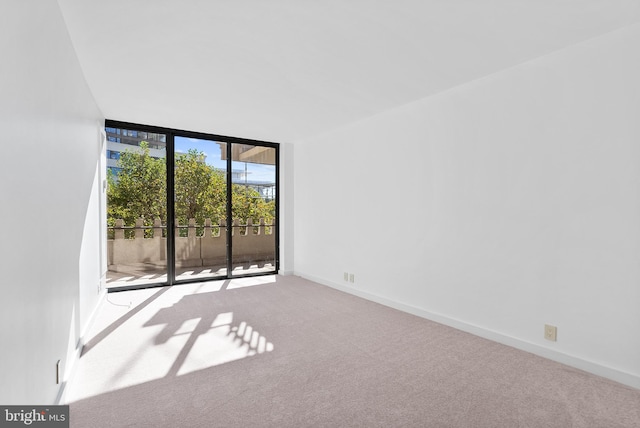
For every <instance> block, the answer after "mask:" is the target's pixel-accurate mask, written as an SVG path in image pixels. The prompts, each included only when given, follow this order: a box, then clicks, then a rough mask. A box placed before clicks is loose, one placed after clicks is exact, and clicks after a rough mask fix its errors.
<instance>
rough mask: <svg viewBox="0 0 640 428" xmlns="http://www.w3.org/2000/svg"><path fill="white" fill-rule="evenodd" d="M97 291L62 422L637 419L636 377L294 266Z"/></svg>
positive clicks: (624, 422)
mask: <svg viewBox="0 0 640 428" xmlns="http://www.w3.org/2000/svg"><path fill="white" fill-rule="evenodd" d="M108 300H109V301H108V302H105V304H104V305H103V306H102V308H101V309H100V312H99V314H98V316H97V320H96V323H95V325H94V328H93V332H92V335H93V337H92V339H91V340H90V341H89V342H88V344H87V346H86V347H85V350H84V353H83V356H82V358H81V359H80V362H79V365H78V366H77V369H76V374H75V377H74V379H73V380H72V381H71V383H70V385H69V387H68V388H67V394H68V395H67V398H68V401H69V402H70V404H71V410H70V411H71V426H72V427H251V426H256V427H377V426H379V427H562V428H567V427H599V428H600V427H602V428H611V427H640V391H639V390H635V389H632V388H629V387H626V386H623V385H620V384H617V383H614V382H611V381H608V380H606V379H603V378H600V377H597V376H593V375H590V374H587V373H584V372H582V371H579V370H576V369H573V368H570V367H567V366H563V365H561V364H558V363H555V362H552V361H549V360H545V359H543V358H539V357H536V356H534V355H531V354H528V353H526V352H522V351H518V350H515V349H513V348H509V347H507V346H503V345H500V344H497V343H494V342H490V341H488V340H484V339H481V338H478V337H475V336H472V335H469V334H467V333H463V332H460V331H457V330H455V329H452V328H449V327H445V326H442V325H439V324H436V323H433V322H430V321H427V320H424V319H422V318H418V317H415V316H412V315H408V314H405V313H402V312H399V311H396V310H393V309H390V308H387V307H384V306H381V305H378V304H375V303H372V302H369V301H366V300H362V299H359V298H357V297H354V296H351V295H348V294H345V293H341V292H339V291H336V290H333V289H330V288H327V287H324V286H321V285H318V284H315V283H313V282H309V281H306V280H303V279H300V278H297V277H280V276H270V277H260V278H248V279H238V280H233V281H219V282H209V283H206V284H198V285H195V284H189V285H181V286H176V287H173V288H156V289H150V290H138V291H129V292H123V293H113V294H109V295H108ZM129 305H130V306H131V307H130V308H129Z"/></svg>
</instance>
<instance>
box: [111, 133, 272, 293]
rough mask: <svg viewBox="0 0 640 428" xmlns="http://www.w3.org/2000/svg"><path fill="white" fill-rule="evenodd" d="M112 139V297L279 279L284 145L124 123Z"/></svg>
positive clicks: (113, 134)
mask: <svg viewBox="0 0 640 428" xmlns="http://www.w3.org/2000/svg"><path fill="white" fill-rule="evenodd" d="M105 131H106V134H107V153H106V154H107V156H106V157H107V168H108V170H109V172H108V189H107V237H108V239H107V246H108V248H107V254H108V265H109V267H108V272H107V286H108V288H109V289H110V290H120V289H129V288H132V287H135V288H139V287H144V286H151V285H171V284H175V283H180V282H191V281H201V280H208V279H214V278H228V277H232V276H233V277H236V276H247V275H260V274H268V273H274V272H277V269H278V258H277V255H278V221H277V205H278V192H277V187H278V162H277V159H278V145H277V144H274V143H268V142H261V141H254V140H246V139H240V138H232V137H224V136H217V135H210V134H202V133H195V132H188V131H180V130H174V129H165V128H157V127H150V126H144V125H135V124H130V123H122V122H115V121H107V122H106V126H105ZM116 139H118V140H117V141H116Z"/></svg>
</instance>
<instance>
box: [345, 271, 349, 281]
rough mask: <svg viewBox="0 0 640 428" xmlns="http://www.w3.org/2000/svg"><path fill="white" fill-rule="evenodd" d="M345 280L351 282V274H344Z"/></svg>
mask: <svg viewBox="0 0 640 428" xmlns="http://www.w3.org/2000/svg"><path fill="white" fill-rule="evenodd" d="M344 280H345V281H349V274H348V273H347V272H345V273H344Z"/></svg>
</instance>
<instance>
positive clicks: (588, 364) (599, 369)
mask: <svg viewBox="0 0 640 428" xmlns="http://www.w3.org/2000/svg"><path fill="white" fill-rule="evenodd" d="M294 274H295V275H297V276H300V277H302V278H305V279H308V280H310V281H313V282H317V283H318V284H322V285H326V286H328V287H331V288H334V289H336V290H339V291H343V292H345V293H349V294H353V295H354V296H358V297H362V298H363V299H367V300H371V301H372V302H376V303H380V304H381V305H385V306H388V307H391V308H394V309H397V310H400V311H403V312H407V313H410V314H412V315H416V316H419V317H421V318H425V319H428V320H431V321H434V322H437V323H439V324H444V325H446V326H449V327H453V328H455V329H458V330H461V331H464V332H467V333H471V334H473V335H475V336H479V337H482V338H485V339H489V340H492V341H494V342H498V343H502V344H503V345H507V346H511V347H513V348H516V349H520V350H522V351H526V352H530V353H532V354H535V355H538V356H540V357H543V358H547V359H549V360H552V361H556V362H558V363H562V364H566V365H567V366H570V367H574V368H577V369H580V370H584V371H585V372H588V373H592V374H594V375H597V376H602V377H604V378H607V379H610V380H613V381H615V382H618V383H621V384H624V385H627V386H630V387H632V388H636V389H640V376H637V375H634V374H632V373H627V372H624V371H621V370H617V369H614V368H612V367H607V366H604V365H602V364H598V363H595V362H593V361H589V360H585V359H584V358H580V357H577V356H574V355H569V354H566V353H563V352H558V351H556V350H553V349H549V348H545V347H543V346H540V345H537V344H535V343H531V342H527V341H524V340H522V339H518V338H516V337H512V336H507V335H504V334H502V333H500V332H497V331H493V330H488V329H486V328H483V327H479V326H476V325H473V324H469V323H467V322H464V321H461V320H457V319H455V318H451V317H448V316H446V315H442V314H438V313H434V312H430V311H426V310H424V309H420V308H417V307H415V306H411V305H407V304H405V303H400V302H396V301H393V300H390V299H387V298H386V297H382V296H378V295H375V294H372V293H367V292H366V291H362V290H359V289H357V288H353V287H346V286H344V285H342V284H339V283H335V282H332V281H327V280H325V279H323V278H319V277H315V276H313V275H306V274H304V273H301V272H295V273H294Z"/></svg>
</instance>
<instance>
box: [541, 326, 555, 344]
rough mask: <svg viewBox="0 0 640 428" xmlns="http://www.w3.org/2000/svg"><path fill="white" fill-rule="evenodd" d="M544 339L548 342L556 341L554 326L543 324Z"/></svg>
mask: <svg viewBox="0 0 640 428" xmlns="http://www.w3.org/2000/svg"><path fill="white" fill-rule="evenodd" d="M544 338H545V339H547V340H550V341H552V342H555V341H557V340H558V327H556V326H555V325H549V324H545V325H544Z"/></svg>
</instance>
